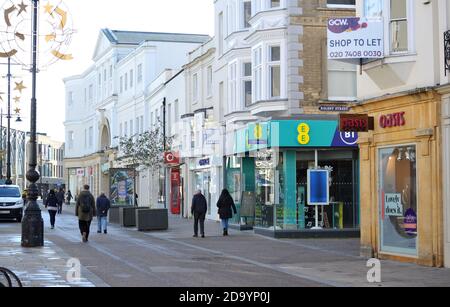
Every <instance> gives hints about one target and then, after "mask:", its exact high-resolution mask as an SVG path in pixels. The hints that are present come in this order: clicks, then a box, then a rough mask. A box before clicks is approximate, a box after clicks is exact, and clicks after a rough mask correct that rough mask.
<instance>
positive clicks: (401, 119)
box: [380, 112, 406, 129]
mask: <svg viewBox="0 0 450 307" xmlns="http://www.w3.org/2000/svg"><path fill="white" fill-rule="evenodd" d="M405 114H406V113H405V112H398V113H393V114H388V115H381V116H380V127H381V128H383V129H385V128H394V127H402V126H405V125H406V120H405Z"/></svg>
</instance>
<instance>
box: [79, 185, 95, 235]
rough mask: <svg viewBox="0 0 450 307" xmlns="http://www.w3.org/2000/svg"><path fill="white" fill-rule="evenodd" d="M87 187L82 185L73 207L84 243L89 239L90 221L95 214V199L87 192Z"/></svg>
mask: <svg viewBox="0 0 450 307" xmlns="http://www.w3.org/2000/svg"><path fill="white" fill-rule="evenodd" d="M89 188H90V187H89V186H88V185H85V186H84V190H83V191H82V192H81V193H80V195H79V197H78V200H77V205H76V207H75V214H76V216H77V217H78V225H79V227H80V232H81V236H82V238H83V242H84V243H87V242H88V241H89V232H90V228H91V222H92V219H93V218H94V216H96V210H95V199H94V196H92V194H91V192H89Z"/></svg>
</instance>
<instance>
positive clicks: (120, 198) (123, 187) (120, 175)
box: [110, 169, 135, 206]
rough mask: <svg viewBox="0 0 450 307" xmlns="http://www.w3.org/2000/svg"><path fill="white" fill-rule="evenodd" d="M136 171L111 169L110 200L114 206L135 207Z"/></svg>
mask: <svg viewBox="0 0 450 307" xmlns="http://www.w3.org/2000/svg"><path fill="white" fill-rule="evenodd" d="M134 173H135V172H134V170H132V169H110V199H111V205H112V206H133V205H134V196H135V192H134V178H135V176H134Z"/></svg>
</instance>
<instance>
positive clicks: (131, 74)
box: [130, 69, 134, 88]
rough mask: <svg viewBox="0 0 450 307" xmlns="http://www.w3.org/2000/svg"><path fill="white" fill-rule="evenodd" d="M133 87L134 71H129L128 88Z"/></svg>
mask: <svg viewBox="0 0 450 307" xmlns="http://www.w3.org/2000/svg"><path fill="white" fill-rule="evenodd" d="M133 86H134V70H133V69H132V70H130V88H132V87H133Z"/></svg>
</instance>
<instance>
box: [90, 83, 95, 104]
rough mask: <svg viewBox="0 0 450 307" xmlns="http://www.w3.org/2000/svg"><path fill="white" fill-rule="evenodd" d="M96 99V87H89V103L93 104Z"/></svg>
mask: <svg viewBox="0 0 450 307" xmlns="http://www.w3.org/2000/svg"><path fill="white" fill-rule="evenodd" d="M93 99H94V85H93V84H91V85H89V102H92V100H93Z"/></svg>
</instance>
